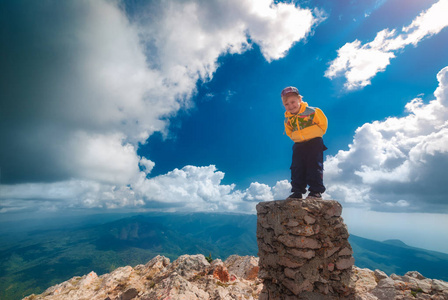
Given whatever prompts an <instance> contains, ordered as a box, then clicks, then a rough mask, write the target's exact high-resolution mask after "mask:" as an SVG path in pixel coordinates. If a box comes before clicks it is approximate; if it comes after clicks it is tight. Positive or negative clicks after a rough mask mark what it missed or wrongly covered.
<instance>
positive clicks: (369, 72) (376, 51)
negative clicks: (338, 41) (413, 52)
mask: <svg viewBox="0 0 448 300" xmlns="http://www.w3.org/2000/svg"><path fill="white" fill-rule="evenodd" d="M447 11H448V0H440V1H439V2H437V3H435V4H434V5H432V6H431V7H430V8H429V9H428V10H427V11H424V12H422V13H421V14H420V15H419V16H417V17H416V18H415V19H414V20H413V21H412V23H411V24H410V25H409V26H406V27H403V28H402V29H401V30H397V29H393V30H389V29H384V30H382V31H380V32H378V33H377V35H376V37H375V39H374V40H373V41H371V42H369V43H365V44H362V43H361V41H359V40H355V41H354V42H351V43H347V44H345V45H344V46H342V47H341V48H340V49H339V50H338V51H337V52H338V57H337V58H336V59H335V60H333V61H332V62H331V65H330V67H329V68H328V70H327V71H326V72H325V76H326V77H328V78H330V79H333V78H335V77H339V76H344V77H345V79H346V83H345V88H346V89H347V90H354V89H359V88H363V87H365V86H367V85H369V84H370V80H371V79H372V78H373V77H374V76H375V75H376V74H377V73H378V72H383V71H384V70H385V69H386V67H387V66H388V65H389V64H390V60H391V59H392V58H395V57H396V54H397V52H398V51H399V50H401V49H403V48H405V47H406V46H408V45H414V46H417V44H418V43H419V42H420V41H422V40H423V39H424V38H427V37H430V36H432V35H435V34H438V33H439V32H440V31H441V30H442V29H443V28H445V27H447V26H448V18H446V12H447Z"/></svg>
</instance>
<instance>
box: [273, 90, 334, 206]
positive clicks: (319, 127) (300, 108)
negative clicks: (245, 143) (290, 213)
mask: <svg viewBox="0 0 448 300" xmlns="http://www.w3.org/2000/svg"><path fill="white" fill-rule="evenodd" d="M281 97H282V101H283V105H284V106H285V109H286V112H285V131H286V134H287V135H288V136H289V137H290V138H291V139H292V140H293V141H294V146H293V148H292V151H293V154H292V164H291V185H292V189H291V191H292V194H291V195H290V196H289V197H288V198H295V199H302V195H303V194H305V193H306V187H307V186H309V188H308V190H309V194H308V198H311V197H312V198H318V199H322V193H323V192H325V186H324V184H323V169H324V164H323V159H324V154H323V152H324V150H326V149H327V147H325V145H324V143H323V140H322V136H323V135H324V134H325V132H326V131H327V125H328V123H327V117H325V115H324V113H323V112H322V110H320V109H319V108H317V107H309V106H308V104H307V103H306V102H303V101H302V96H301V95H300V94H299V90H298V89H297V88H295V87H292V86H289V87H287V88H285V89H283V91H282V93H281Z"/></svg>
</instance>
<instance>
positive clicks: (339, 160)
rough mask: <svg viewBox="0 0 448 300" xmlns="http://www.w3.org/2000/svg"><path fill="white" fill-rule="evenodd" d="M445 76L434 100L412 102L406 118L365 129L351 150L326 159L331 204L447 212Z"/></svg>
mask: <svg viewBox="0 0 448 300" xmlns="http://www.w3.org/2000/svg"><path fill="white" fill-rule="evenodd" d="M447 74H448V67H445V68H444V69H442V70H441V71H440V72H439V74H438V75H437V79H438V81H439V86H438V88H437V89H436V91H435V93H434V95H435V96H436V98H435V99H434V100H432V101H430V102H429V103H428V104H424V103H423V101H422V100H421V99H414V100H412V101H410V102H409V103H408V104H407V105H406V107H405V108H406V111H407V112H408V115H407V116H404V117H402V118H388V119H386V120H385V121H375V122H373V123H367V124H364V125H363V126H361V127H360V128H358V129H357V130H356V133H355V136H354V139H353V143H352V144H351V145H349V150H346V151H342V150H341V151H339V152H338V153H337V154H336V155H335V156H328V157H327V159H326V162H325V168H326V172H325V179H326V184H327V186H328V190H327V193H328V194H329V195H331V197H332V198H334V199H336V200H342V201H344V202H345V203H347V204H351V203H354V205H355V204H356V205H364V206H368V207H371V208H372V209H375V210H385V209H386V210H389V209H390V208H394V210H396V211H423V212H436V211H439V212H447V211H448V205H447V203H446V195H447V194H448V186H447V185H446V169H447V168H448V122H447V121H446V120H448V107H447V106H446V104H447V103H448V102H447V97H448V93H447V89H448V80H447V78H448V77H447ZM397 198H398V199H399V200H397Z"/></svg>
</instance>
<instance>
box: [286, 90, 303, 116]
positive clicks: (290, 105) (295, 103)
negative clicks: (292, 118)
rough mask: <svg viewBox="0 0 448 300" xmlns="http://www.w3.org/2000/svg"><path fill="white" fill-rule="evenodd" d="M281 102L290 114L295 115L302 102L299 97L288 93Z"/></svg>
mask: <svg viewBox="0 0 448 300" xmlns="http://www.w3.org/2000/svg"><path fill="white" fill-rule="evenodd" d="M282 100H283V106H284V107H285V109H286V110H287V111H288V112H290V113H292V114H296V113H298V112H299V110H300V102H302V97H301V96H299V95H297V94H294V93H290V94H287V95H286V96H284V97H283V99H282Z"/></svg>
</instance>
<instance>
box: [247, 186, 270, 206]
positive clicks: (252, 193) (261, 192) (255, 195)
mask: <svg viewBox="0 0 448 300" xmlns="http://www.w3.org/2000/svg"><path fill="white" fill-rule="evenodd" d="M245 199H246V200H248V201H255V202H260V201H272V200H274V196H273V195H272V192H271V187H270V186H269V185H266V184H263V183H258V182H252V183H251V184H250V186H249V187H248V188H247V189H246V198H245Z"/></svg>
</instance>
